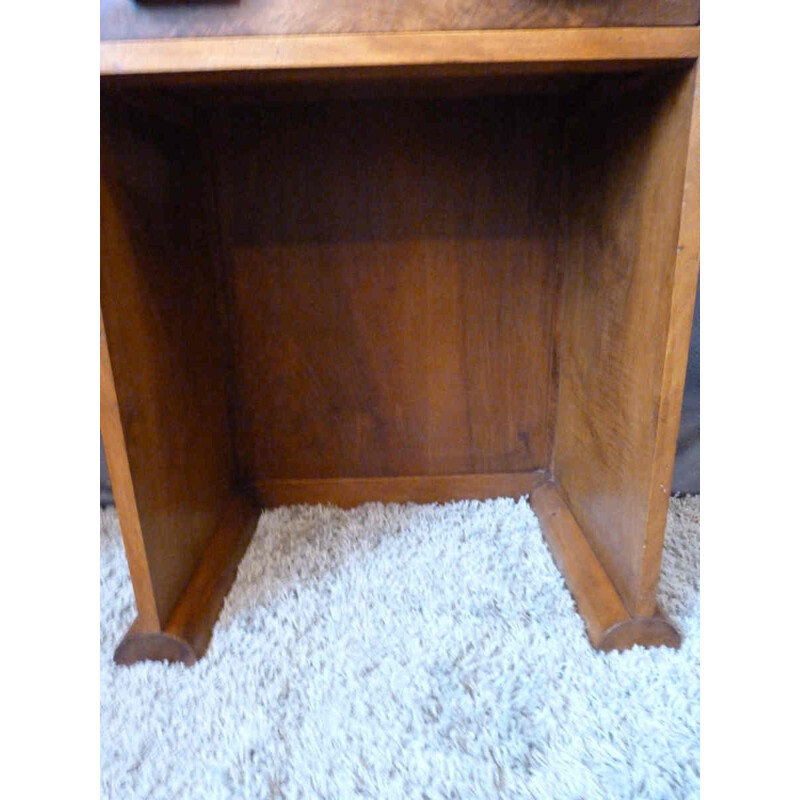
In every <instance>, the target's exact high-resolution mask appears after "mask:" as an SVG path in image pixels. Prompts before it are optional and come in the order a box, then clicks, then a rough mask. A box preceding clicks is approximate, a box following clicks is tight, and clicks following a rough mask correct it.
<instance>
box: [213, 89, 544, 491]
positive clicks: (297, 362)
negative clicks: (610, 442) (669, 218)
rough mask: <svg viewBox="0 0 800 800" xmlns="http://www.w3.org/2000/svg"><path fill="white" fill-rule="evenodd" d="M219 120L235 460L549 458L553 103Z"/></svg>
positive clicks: (323, 464) (340, 110) (487, 102)
mask: <svg viewBox="0 0 800 800" xmlns="http://www.w3.org/2000/svg"><path fill="white" fill-rule="evenodd" d="M214 130H216V131H218V132H219V135H220V137H221V140H220V141H219V143H218V145H217V147H216V152H217V153H218V154H219V159H220V161H219V165H218V188H219V192H218V195H219V196H218V199H219V208H220V217H221V219H222V221H223V249H224V250H225V252H226V253H227V258H228V264H229V274H230V280H231V284H232V302H233V312H232V319H233V328H234V349H235V352H236V384H237V387H238V418H237V425H236V429H237V433H238V438H237V452H238V453H239V458H240V461H241V462H242V464H243V469H244V472H245V473H246V474H247V475H249V476H251V478H252V479H254V480H259V479H266V478H288V479H300V478H314V479H316V478H334V477H370V476H373V477H374V476H402V475H447V474H462V473H494V472H517V471H531V470H534V469H537V468H539V467H543V466H545V465H546V463H547V459H548V448H549V437H548V431H547V426H548V397H549V391H550V376H549V369H550V360H551V351H552V340H551V331H552V327H553V317H554V314H555V304H554V302H553V296H554V292H553V283H554V275H553V272H552V270H551V265H552V262H553V258H554V245H555V225H556V221H557V220H556V211H555V209H551V197H552V196H553V195H554V194H555V193H557V186H558V179H559V174H558V172H557V171H554V170H552V168H551V167H552V164H553V163H555V162H556V161H557V160H558V158H559V148H560V140H559V127H558V123H557V118H556V117H555V116H554V114H553V109H552V108H550V107H548V106H546V104H544V101H537V100H536V99H530V98H511V99H505V98H489V99H485V98H484V99H480V100H457V101H450V100H435V101H405V100H402V101H401V100H393V101H388V102H383V101H374V102H360V103H353V102H331V103H322V104H313V105H311V104H309V105H288V106H277V107H272V106H269V107H266V108H263V109H257V110H250V109H246V110H243V111H242V110H237V109H233V110H231V112H230V115H220V117H219V118H218V119H216V120H215V121H214ZM356 131H357V132H358V135H357V136H356V135H354V133H355V132H356Z"/></svg>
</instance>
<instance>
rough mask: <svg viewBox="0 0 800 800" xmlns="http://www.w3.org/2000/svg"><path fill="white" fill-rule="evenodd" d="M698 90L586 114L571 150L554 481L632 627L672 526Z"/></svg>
mask: <svg viewBox="0 0 800 800" xmlns="http://www.w3.org/2000/svg"><path fill="white" fill-rule="evenodd" d="M693 85H694V75H693V73H692V72H691V71H689V72H686V71H684V72H677V73H671V74H669V75H666V76H664V77H662V78H660V79H659V80H658V81H657V82H654V81H649V82H645V83H644V84H643V85H642V86H640V87H639V88H638V89H636V90H634V91H630V92H628V93H626V94H624V95H623V96H621V97H620V98H619V99H618V101H617V102H614V103H610V104H606V105H604V106H602V107H599V108H592V109H590V111H588V112H587V113H586V114H582V113H579V114H578V116H577V118H576V119H575V120H574V121H573V123H572V124H571V125H570V126H569V128H568V136H567V139H568V147H569V148H570V150H571V153H572V156H571V157H570V160H569V162H568V167H567V169H568V171H569V179H568V185H569V200H568V203H567V208H566V211H567V213H566V221H565V232H566V233H565V249H564V250H563V251H562V254H561V256H560V258H561V260H563V262H564V270H563V273H564V286H563V289H562V301H561V302H562V307H561V317H560V324H559V351H560V367H559V399H558V416H557V421H556V435H555V447H554V459H553V464H554V473H555V478H556V480H557V482H558V484H559V486H560V488H561V490H562V491H563V494H564V498H565V500H566V502H567V504H568V506H569V508H570V509H571V511H572V513H573V514H574V516H575V519H576V521H577V523H578V524H579V526H580V528H581V529H582V531H583V533H584V535H585V536H586V538H587V540H588V541H589V543H590V545H591V547H592V549H593V551H594V552H595V554H596V555H597V557H598V558H599V560H600V562H601V563H602V564H603V567H604V569H605V570H606V572H607V573H608V575H609V577H610V578H611V580H612V582H613V583H614V585H615V586H616V588H617V590H618V591H619V594H620V596H621V598H622V600H623V602H624V603H625V605H626V607H627V608H628V609H629V610H630V612H631V613H632V615H634V616H650V615H652V614H653V613H654V608H655V583H656V581H657V576H658V571H659V567H660V552H661V550H660V542H661V537H662V536H663V528H664V524H665V521H666V504H665V503H666V500H665V499H663V500H662V499H659V500H658V502H657V503H656V502H655V501H654V494H655V492H656V490H657V491H658V492H660V493H661V495H662V496H663V498H666V497H667V495H668V492H669V476H668V475H666V467H667V461H669V464H670V469H671V460H670V458H671V457H669V456H668V455H667V454H668V452H669V451H670V450H672V451H673V453H674V447H675V438H674V437H675V434H676V432H677V423H678V417H679V414H680V403H679V402H677V403H675V404H672V403H670V405H669V406H667V405H665V404H663V403H662V391H663V390H664V388H665V380H666V381H667V384H669V383H671V382H673V383H674V382H675V381H678V380H680V381H681V383H682V377H681V378H678V375H677V372H678V369H679V367H680V359H677V360H675V361H673V362H672V363H671V365H668V364H667V358H668V356H667V351H668V342H669V341H670V337H671V336H672V337H677V338H676V339H675V340H676V341H678V340H679V341H680V342H681V345H680V346H681V347H683V346H684V343H685V342H688V336H689V333H690V329H691V325H690V317H687V314H689V315H690V314H691V309H692V304H691V296H690V295H691V291H690V284H691V278H690V277H689V278H687V277H686V275H685V274H683V273H681V274H679V275H677V278H678V281H677V283H676V260H675V255H676V249H677V246H678V228H679V222H680V211H681V202H682V196H683V188H684V173H685V164H686V153H687V146H688V140H689V127H690V122H691V109H692V97H693ZM676 289H677V291H678V294H677V296H676V294H675V293H676ZM684 304H685V307H684ZM675 305H677V306H678V307H679V308H680V309H681V310H680V312H679V313H676V314H673V310H674V306H675ZM672 326H675V328H674V330H675V333H674V334H671V333H670V331H671V330H672ZM678 331H680V333H678ZM683 355H684V362H683V363H684V367H685V351H684V353H683ZM667 372H668V373H669V376H667ZM669 391H673V390H672V389H670V390H669ZM673 417H674V418H673ZM664 425H667V427H663V426H664ZM670 437H671V438H670ZM659 459H661V460H662V463H661V465H660V466H658V467H654V465H655V464H656V462H657V461H658V460H659ZM648 542H651V543H652V546H649V545H648Z"/></svg>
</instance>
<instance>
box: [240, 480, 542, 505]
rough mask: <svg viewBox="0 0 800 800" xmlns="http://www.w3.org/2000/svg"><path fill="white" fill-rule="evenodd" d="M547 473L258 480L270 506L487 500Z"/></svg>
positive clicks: (519, 491)
mask: <svg viewBox="0 0 800 800" xmlns="http://www.w3.org/2000/svg"><path fill="white" fill-rule="evenodd" d="M546 478H547V475H546V473H545V472H544V471H538V472H508V473H495V474H489V475H423V476H403V477H399V478H329V479H319V480H313V479H312V480H287V479H285V478H275V479H272V480H261V481H258V482H257V483H256V485H255V487H254V489H255V494H256V495H257V497H258V498H259V500H260V502H261V503H262V504H263V505H264V506H267V507H269V508H274V507H276V506H282V505H295V504H298V503H324V504H328V503H330V504H332V505H336V506H339V507H340V508H354V507H355V506H358V505H361V504H362V503H372V502H381V503H446V502H449V501H451V500H488V499H490V498H493V497H515V498H516V497H522V496H523V495H526V494H530V493H531V492H532V491H533V490H534V489H535V488H536V487H537V486H538V485H539V484H540V483H542V482H544V481H545V480H546Z"/></svg>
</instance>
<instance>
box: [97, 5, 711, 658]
mask: <svg viewBox="0 0 800 800" xmlns="http://www.w3.org/2000/svg"><path fill="white" fill-rule="evenodd" d="M317 8H319V4H315V3H311V2H307V0H294V1H293V2H291V3H290V2H288V0H286V1H285V2H270V3H267V2H263V3H260V4H259V3H249V4H244V3H242V4H236V3H234V4H228V5H213V6H208V5H205V6H204V5H202V4H201V5H199V6H196V7H195V6H185V5H176V6H175V7H171V6H169V5H166V6H149V5H147V6H146V5H137V4H135V3H133V2H130V0H103V1H102V2H101V15H102V16H101V20H102V22H101V32H102V36H103V39H102V41H101V50H100V55H101V286H100V294H101V312H102V313H101V423H102V433H103V439H104V442H105V446H106V451H107V458H108V464H109V471H110V475H111V480H112V485H113V489H114V495H115V499H116V503H117V508H118V511H119V517H120V523H121V527H122V533H123V538H124V541H125V548H126V554H127V557H128V563H129V566H130V573H131V579H132V582H133V587H134V593H135V597H136V604H137V608H138V618H137V620H136V622H135V623H134V625H133V627H132V628H131V630H130V632H129V633H128V635H127V636H126V637H125V639H124V640H123V641H122V643H121V644H120V646H119V648H118V650H117V653H116V660H117V661H118V662H119V663H132V662H134V661H138V660H141V659H168V660H176V661H182V662H184V663H186V664H191V663H193V662H194V661H195V660H196V659H197V658H199V657H200V656H201V655H202V654H203V652H204V651H205V648H206V647H207V645H208V642H209V640H210V636H211V632H212V628H213V625H214V622H215V621H216V619H217V616H218V614H219V612H220V610H221V608H222V603H223V601H224V597H225V594H226V592H227V591H228V589H229V588H230V586H231V584H232V582H233V580H234V578H235V575H236V569H237V566H238V563H239V560H240V559H241V557H242V555H243V554H244V552H245V549H246V548H247V545H248V542H249V540H250V537H251V536H252V533H253V530H254V528H255V524H256V521H257V519H258V515H259V512H260V511H261V510H262V509H263V508H265V507H272V506H276V505H281V504H287V503H335V504H338V505H342V506H353V505H357V504H359V503H363V502H366V501H373V500H380V501H387V502H389V501H391V502H404V501H415V502H434V501H448V500H454V499H461V498H478V499H480V498H489V497H496V496H516V497H518V496H521V495H528V496H529V497H530V502H531V504H532V506H533V508H534V510H535V511H536V513H537V515H538V517H539V519H540V521H541V523H542V528H543V530H544V533H545V537H546V539H547V542H548V544H549V546H550V549H551V551H552V553H553V556H554V559H555V561H556V563H557V564H558V566H559V568H560V569H561V571H562V573H563V574H564V577H565V580H566V582H567V585H568V586H569V588H570V590H571V592H572V594H573V596H574V598H575V600H576V604H577V609H578V612H579V613H580V614H581V616H582V617H583V619H584V621H585V624H586V629H587V633H588V637H589V640H590V641H591V643H592V645H594V646H595V647H597V648H601V649H613V648H619V649H624V648H626V647H630V646H631V645H633V644H637V643H638V644H644V645H659V644H666V645H670V646H678V644H679V642H680V636H679V633H678V632H677V631H676V630H675V629H674V627H673V626H672V625H671V624H670V622H669V621H668V620H666V619H665V618H664V617H663V616H662V615H661V613H660V611H659V609H658V608H657V605H656V588H657V584H658V579H659V570H660V564H661V550H662V542H663V535H664V526H665V521H666V514H667V505H668V499H669V491H670V482H671V474H672V466H673V459H674V454H675V445H676V437H677V431H678V424H679V419H680V411H681V398H682V390H683V382H684V375H685V370H686V358H687V351H688V344H689V336H690V330H691V321H692V312H693V306H694V296H695V288H696V283H697V273H698V262H699V241H698V239H699V211H698V205H699V203H698V194H699V186H698V161H699V114H698V98H699V92H698V80H697V69H698V67H697V59H698V54H699V37H700V34H699V26H698V24H697V23H698V14H699V12H698V5H697V3H696V2H689V0H686V1H684V0H675V1H673V2H661V3H649V2H644V1H643V0H636V1H635V2H634V0H628V2H610V3H596V2H588V0H582V1H575V2H563V3H553V2H526V3H520V2H512V1H511V0H507V2H501V3H492V4H489V3H480V2H477V1H473V0H470V1H469V2H468V1H467V0H461V2H457V3H451V2H444V0H436V1H435V2H430V3H426V4H421V3H413V2H411V3H400V2H390V1H389V0H378V1H377V2H372V3H369V4H353V3H345V2H344V0H335V1H332V2H330V3H327V4H325V9H326V10H325V13H324V14H320V13H319V12H315V11H314V9H317ZM359 11H360V13H358V12H359Z"/></svg>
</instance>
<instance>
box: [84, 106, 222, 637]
mask: <svg viewBox="0 0 800 800" xmlns="http://www.w3.org/2000/svg"><path fill="white" fill-rule="evenodd" d="M183 133H184V131H183V130H181V129H172V128H170V127H168V126H167V125H166V123H165V122H164V120H163V119H160V120H156V121H154V119H153V118H152V117H151V116H149V115H148V114H146V113H139V112H136V111H134V110H132V109H129V108H125V107H123V106H121V105H115V104H114V103H112V102H110V101H108V98H106V101H104V104H103V117H102V142H101V172H102V185H101V242H100V244H101V270H100V299H101V306H102V311H103V320H104V323H105V331H106V337H107V342H108V349H109V354H110V359H111V362H110V363H111V364H113V376H114V383H115V386H116V394H117V400H118V405H119V417H120V421H121V427H122V431H123V433H124V452H125V453H126V454H127V460H128V463H129V465H130V474H131V479H132V486H133V489H134V490H135V497H136V510H137V512H138V519H139V524H140V528H141V537H142V541H143V544H144V550H145V552H146V556H147V564H148V572H149V578H150V584H151V586H152V594H153V596H154V599H155V603H156V607H157V612H158V619H159V622H160V624H161V625H162V626H163V625H164V624H165V622H166V620H167V619H168V618H169V615H170V613H171V611H172V609H173V607H174V605H175V603H176V601H177V600H178V597H179V596H180V594H181V592H182V591H183V590H184V588H185V586H186V584H187V582H188V580H189V578H190V577H191V575H192V573H193V572H194V570H195V567H196V566H197V564H198V562H199V559H200V557H201V555H202V552H203V550H204V548H205V545H206V542H207V541H208V539H209V537H210V536H211V534H212V533H213V531H214V529H215V528H216V526H217V523H218V522H219V520H220V517H221V515H222V513H223V511H224V509H225V508H226V506H227V505H228V503H229V500H230V497H231V493H232V490H233V486H234V481H235V470H234V458H233V442H232V433H231V428H230V419H229V414H228V397H227V393H228V391H229V381H228V380H227V377H226V376H227V372H226V369H225V360H226V355H225V349H226V344H225V342H224V340H223V335H222V327H221V321H220V314H219V305H218V300H219V297H218V287H217V285H216V280H215V272H214V267H213V264H212V261H213V258H212V252H213V251H212V248H211V243H210V241H209V236H208V234H209V229H208V225H207V219H206V218H205V205H204V203H205V199H204V198H205V195H204V192H203V186H202V183H201V181H200V175H199V171H198V170H197V161H198V159H196V158H194V159H193V158H192V155H193V153H192V149H191V140H190V139H187V140H182V139H181V135H182V134H183ZM112 446H113V447H114V448H117V447H120V446H122V445H121V444H114V445H112ZM116 458H117V454H116V449H114V450H113V451H111V452H109V462H113V461H114V460H115V459H116ZM115 490H116V486H115ZM121 522H122V524H123V525H125V524H126V522H125V519H124V518H123V519H122V520H121ZM133 577H134V578H136V576H135V575H134V576H133ZM142 611H143V609H141V608H140V613H142Z"/></svg>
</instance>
